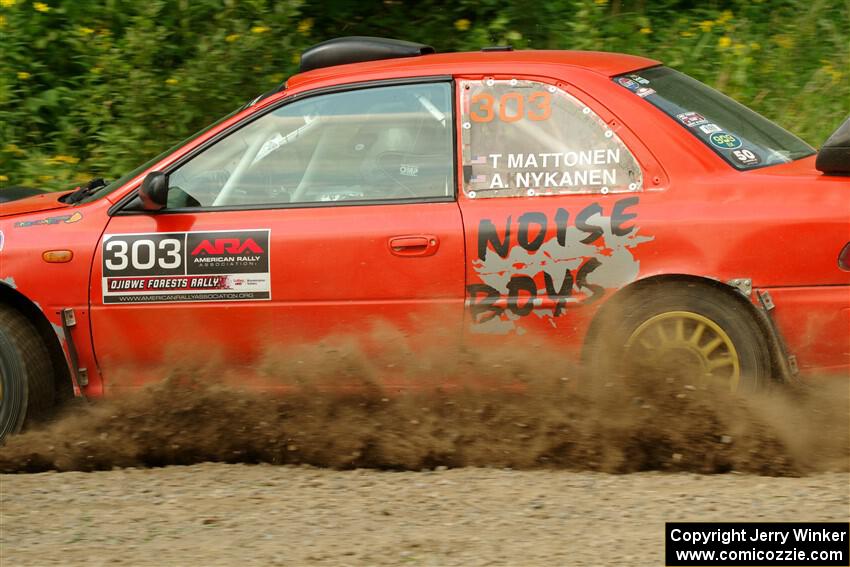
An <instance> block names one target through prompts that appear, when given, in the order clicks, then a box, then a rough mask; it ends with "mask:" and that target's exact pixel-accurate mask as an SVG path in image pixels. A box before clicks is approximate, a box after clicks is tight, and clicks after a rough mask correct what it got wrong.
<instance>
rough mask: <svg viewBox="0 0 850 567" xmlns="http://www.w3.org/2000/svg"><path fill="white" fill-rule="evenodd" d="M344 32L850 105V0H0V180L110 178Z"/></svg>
mask: <svg viewBox="0 0 850 567" xmlns="http://www.w3.org/2000/svg"><path fill="white" fill-rule="evenodd" d="M341 35H378V36H386V37H398V38H402V39H409V40H413V41H420V42H423V43H429V44H431V45H434V46H435V47H436V48H437V49H438V50H439V51H449V50H470V49H472V50H474V49H479V48H481V47H482V46H486V45H501V44H511V45H513V46H514V47H515V48H531V49H594V50H605V51H623V52H627V53H635V54H641V55H648V56H650V57H654V58H656V59H660V60H662V61H664V62H665V63H667V64H668V65H670V66H673V67H676V68H678V69H679V70H682V71H684V72H686V73H688V74H691V75H693V76H694V77H696V78H698V79H700V80H702V81H704V82H706V83H708V84H710V85H712V86H714V87H716V88H719V89H720V90H722V91H724V92H726V93H727V94H729V95H731V96H732V97H734V98H737V99H738V100H740V101H741V102H743V103H744V104H747V105H749V106H751V107H753V108H755V109H756V110H758V111H759V112H761V113H763V114H764V115H766V116H767V117H769V118H771V119H773V120H775V121H777V122H778V123H780V124H782V125H783V126H785V127H786V128H788V129H790V130H791V131H793V132H795V133H797V134H798V135H800V136H802V137H803V138H804V139H805V140H806V141H808V142H809V143H810V144H813V145H816V146H817V145H820V144H821V143H822V142H823V140H824V139H825V138H826V137H827V136H828V135H829V133H830V132H831V131H832V130H833V129H835V128H836V127H837V126H838V124H839V123H840V122H841V121H842V120H843V119H844V118H845V117H846V116H847V114H848V111H850V0H723V1H720V0H714V1H711V0H710V1H703V2H700V1H695V0H691V1H682V0H659V1H656V2H651V1H648V0H538V1H537V2H535V3H531V2H517V3H515V4H514V3H509V2H507V3H506V2H504V1H502V0H455V1H454V2H450V3H443V2H436V1H433V0H420V1H418V2H408V1H403V0H330V1H327V2H318V1H310V0H281V1H273V0H145V1H128V0H64V1H61V0H45V1H44V2H32V1H29V0H0V186H4V185H11V184H30V185H36V186H40V187H45V188H52V189H61V188H65V187H68V186H69V185H72V184H75V183H78V182H80V181H84V180H86V179H88V178H90V177H93V176H96V175H97V176H104V177H107V178H115V177H116V176H119V175H120V174H122V173H124V172H126V171H128V170H130V169H132V168H133V167H135V166H136V165H138V164H140V163H142V162H143V161H145V160H146V159H148V158H150V157H151V156H153V155H155V154H157V153H159V152H160V151H162V150H163V149H165V148H166V147H168V146H170V145H172V144H173V143H175V142H177V141H179V140H181V139H183V138H185V137H186V136H188V135H189V134H191V133H192V132H194V131H195V130H197V129H199V128H201V127H203V126H204V125H206V124H207V123H209V122H211V121H212V120H214V119H215V118H217V117H219V116H221V115H223V114H225V113H227V112H229V111H231V110H233V109H234V108H235V107H237V106H238V105H240V104H242V103H244V102H246V101H247V100H249V99H251V98H253V97H254V96H255V95H257V94H259V93H260V92H263V91H265V90H268V89H270V88H272V87H273V86H275V85H277V84H279V83H280V82H282V81H283V80H285V78H286V77H287V76H289V75H290V74H292V73H294V72H295V70H296V68H297V62H298V55H299V54H300V52H301V50H303V49H304V48H305V47H307V46H309V45H311V44H313V43H317V42H319V41H322V40H325V39H329V38H331V37H336V36H341Z"/></svg>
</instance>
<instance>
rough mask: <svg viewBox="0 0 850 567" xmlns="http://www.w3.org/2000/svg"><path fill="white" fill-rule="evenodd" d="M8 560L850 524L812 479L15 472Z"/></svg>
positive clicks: (241, 559) (540, 558)
mask: <svg viewBox="0 0 850 567" xmlns="http://www.w3.org/2000/svg"><path fill="white" fill-rule="evenodd" d="M0 492H1V493H2V497H0V564H2V565H3V566H4V567H6V566H12V565H15V566H25V565H32V566H43V565H86V566H88V567H94V566H98V565H140V566H142V565H143V566H154V565H156V566H161V565H193V566H200V565H240V566H247V565H287V566H311V565H316V566H329V565H352V566H353V565H358V566H359V565H440V566H442V565H445V566H450V565H464V566H471V565H512V566H516V565H525V566H533V565H546V566H551V565H614V564H619V565H662V564H663V560H662V554H663V548H664V535H663V534H664V522H665V521H685V520H694V521H698V520H704V521H733V520H748V521H759V520H764V521H791V520H795V521H807V520H811V521H819V520H822V521H847V520H848V518H850V477H849V476H848V474H846V473H826V474H817V475H813V476H809V477H803V478H772V477H759V476H749V475H741V474H726V475H696V474H687V473H676V474H670V473H657V472H656V473H638V474H630V475H610V474H605V473H596V472H571V471H547V470H538V471H515V470H502V469H477V468H461V469H449V470H435V471H432V472H378V471H371V470H353V471H333V470H327V469H320V468H311V467H300V466H272V465H228V464H210V463H206V464H198V465H193V466H186V467H166V468H159V469H122V470H113V471H104V472H95V473H80V472H70V473H55V472H51V473H41V474H19V475H0Z"/></svg>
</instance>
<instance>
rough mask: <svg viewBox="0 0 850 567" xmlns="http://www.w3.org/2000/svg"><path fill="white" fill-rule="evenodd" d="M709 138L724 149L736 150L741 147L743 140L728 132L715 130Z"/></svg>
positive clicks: (716, 145)
mask: <svg viewBox="0 0 850 567" xmlns="http://www.w3.org/2000/svg"><path fill="white" fill-rule="evenodd" d="M708 139H709V140H710V141H711V143H712V145H713V146H715V147H717V148H720V149H723V150H734V149H737V148H740V147H741V140H739V139H738V138H736V137H735V136H733V135H732V134H730V133H728V132H715V133H714V134H712V135H711V136H709V137H708Z"/></svg>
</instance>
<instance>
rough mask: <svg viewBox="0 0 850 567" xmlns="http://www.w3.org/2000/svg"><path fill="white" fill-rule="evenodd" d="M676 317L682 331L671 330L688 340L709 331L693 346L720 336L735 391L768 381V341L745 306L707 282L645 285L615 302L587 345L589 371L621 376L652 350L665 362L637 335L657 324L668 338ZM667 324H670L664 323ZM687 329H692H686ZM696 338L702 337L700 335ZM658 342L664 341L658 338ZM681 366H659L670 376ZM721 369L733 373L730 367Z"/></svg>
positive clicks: (720, 354)
mask: <svg viewBox="0 0 850 567" xmlns="http://www.w3.org/2000/svg"><path fill="white" fill-rule="evenodd" d="M668 318H669V319H668ZM677 319H682V320H683V323H682V328H683V330H682V331H679V330H678V329H676V328H675V327H673V329H674V330H673V331H672V332H673V333H674V334H675V335H678V334H681V335H683V336H686V338H687V339H692V338H694V337H695V336H696V335H697V334H698V333H697V330H696V327H698V326H703V327H704V328H708V329H709V333H708V334H709V337H707V338H698V339H697V343H696V344H694V347H702V348H709V344H711V343H712V340H711V338H710V337H711V333H713V332H714V333H715V338H721V343H720V346H719V347H717V348H719V349H720V350H719V351H715V352H716V353H717V355H718V356H717V358H718V360H721V361H722V360H725V359H726V358H728V359H730V360H731V359H737V361H738V362H737V365H735V368H736V369H737V374H738V378H737V379H735V380H734V387H733V389H734V390H735V391H737V392H742V393H746V392H752V391H755V390H757V389H760V388H763V387H765V386H766V385H767V384H768V383H769V382H770V373H771V363H770V351H769V347H768V342H767V339H766V337H765V334H764V332H763V330H762V329H761V327H760V326H759V324H758V322H757V321H756V320H755V318H754V316H753V315H752V313H751V312H750V311H749V307H748V306H747V305H746V304H745V303H744V301H743V300H738V299H737V298H735V297H730V296H729V294H728V293H725V292H724V291H721V290H718V289H716V288H714V287H712V286H710V285H708V284H700V283H690V282H675V283H673V282H670V283H658V284H647V285H645V286H643V287H641V288H639V289H636V290H635V291H633V292H632V293H630V294H629V295H628V296H627V297H626V298H625V299H624V300H622V301H620V302H619V303H617V304H615V305H614V306H613V309H611V310H609V311H608V312H607V313H606V314H605V316H604V320H603V321H600V325H599V329H598V332H596V333H595V337H596V340H595V341H594V343H595V344H593V345H591V349H590V352H589V354H590V357H589V360H590V362H591V364H592V368H593V369H594V370H595V371H597V372H604V373H610V372H616V373H618V374H624V373H627V372H628V371H629V368H630V367H632V366H634V364H635V361H636V360H637V355H638V354H641V353H643V354H645V353H651V352H654V353H656V360H660V359H663V358H664V356H665V355H662V354H660V351H659V350H650V349H662V347H660V346H659V345H652V344H650V349H644V348H643V347H642V346H635V345H636V344H637V341H639V340H640V338H641V337H642V336H644V335H641V334H640V333H641V329H642V328H647V326H648V325H652V324H656V325H658V322H659V321H661V326H664V325H668V326H667V327H666V331H665V333H667V334H669V333H670V332H671V327H670V326H669V325H671V324H672V325H674V326H675V325H676V323H677V322H678V321H677ZM666 320H669V321H670V323H665V322H664V321H666ZM701 321H702V322H701ZM704 321H710V322H712V323H714V324H715V325H716V326H717V327H718V328H719V329H720V330H722V332H723V333H716V332H715V331H714V330H713V329H714V328H713V327H706V325H707V324H708V323H703V322H704ZM685 325H692V326H689V327H687V328H685V327H684V326H685ZM647 333H648V331H647ZM665 333H661V334H662V335H663V334H665ZM699 334H700V335H701V336H702V335H703V334H704V333H702V332H701V333H699ZM724 334H725V337H724V336H723V335H724ZM726 339H728V341H726ZM700 341H704V342H702V343H700ZM649 342H650V343H652V342H653V339H652V338H649ZM659 342H663V338H661V339H659ZM672 342H673V341H671V343H672ZM679 342H681V341H679ZM686 342H687V341H686ZM727 344H728V347H727ZM632 349H634V350H632ZM679 350H680V349H679V347H678V346H677V345H675V344H673V345H672V347H671V348H668V349H667V351H664V352H668V353H679ZM695 350H699V349H698V348H695ZM685 356H686V357H687V356H690V355H688V354H685ZM712 356H714V353H712ZM673 358H675V357H673ZM694 358H699V357H698V356H696V357H694ZM680 362H681V360H678V361H674V362H673V364H672V365H666V366H662V367H661V368H660V370H662V371H665V372H669V371H671V369H673V367H675V368H677V369H678V371H679V372H685V371H687V370H688V369H687V368H685V367H684V366H683V365H681V364H680ZM705 362H707V360H703V361H697V364H703V363H705ZM725 370H727V371H728V372H729V374H730V376H731V375H732V366H731V365H730V368H728V369H725ZM718 371H719V370H718ZM731 383H732V379H731V378H730V384H731Z"/></svg>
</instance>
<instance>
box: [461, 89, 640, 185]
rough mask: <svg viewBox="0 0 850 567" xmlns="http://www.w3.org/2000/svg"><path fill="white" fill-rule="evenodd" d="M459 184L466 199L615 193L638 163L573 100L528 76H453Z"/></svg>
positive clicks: (631, 178) (634, 178)
mask: <svg viewBox="0 0 850 567" xmlns="http://www.w3.org/2000/svg"><path fill="white" fill-rule="evenodd" d="M460 96H461V103H460V104H461V122H462V127H463V128H462V143H463V173H464V184H463V189H464V192H465V194H466V196H467V197H469V198H482V197H518V196H535V195H563V194H570V193H602V194H606V193H621V192H635V191H640V190H642V188H643V176H642V173H641V169H640V165H639V164H638V162H637V160H635V158H634V156H632V154H631V153H630V152H629V150H628V148H626V146H625V145H624V144H623V142H622V141H621V140H620V138H619V137H618V136H617V134H616V133H615V132H614V131H613V130H610V129H609V128H608V126H607V124H606V123H605V121H604V120H602V119H601V118H600V117H599V116H597V115H596V114H595V113H594V112H593V111H592V110H591V109H590V108H589V107H587V106H585V105H584V104H583V103H582V102H581V101H579V100H578V99H576V98H575V97H573V96H571V95H570V94H568V93H566V92H564V91H563V90H561V89H559V88H557V87H555V86H552V85H546V84H543V83H539V82H536V81H519V80H516V79H512V80H506V81H502V80H499V81H497V80H493V79H487V80H484V81H460Z"/></svg>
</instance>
